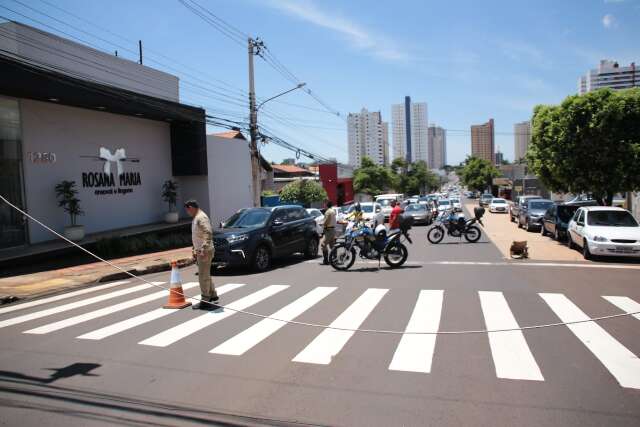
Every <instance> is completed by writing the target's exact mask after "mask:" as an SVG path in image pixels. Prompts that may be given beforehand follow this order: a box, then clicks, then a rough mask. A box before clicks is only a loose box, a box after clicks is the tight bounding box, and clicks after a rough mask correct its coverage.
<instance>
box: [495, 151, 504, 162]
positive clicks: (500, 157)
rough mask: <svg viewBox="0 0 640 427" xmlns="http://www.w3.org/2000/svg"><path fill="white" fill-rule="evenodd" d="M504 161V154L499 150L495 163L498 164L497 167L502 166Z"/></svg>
mask: <svg viewBox="0 0 640 427" xmlns="http://www.w3.org/2000/svg"><path fill="white" fill-rule="evenodd" d="M503 161H504V154H503V153H502V151H500V149H499V148H498V151H496V159H495V163H496V165H501V164H502V162H503Z"/></svg>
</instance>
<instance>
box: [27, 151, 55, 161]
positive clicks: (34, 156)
mask: <svg viewBox="0 0 640 427" xmlns="http://www.w3.org/2000/svg"><path fill="white" fill-rule="evenodd" d="M27 159H28V160H29V161H30V162H31V163H55V162H56V153H52V152H42V151H29V152H27Z"/></svg>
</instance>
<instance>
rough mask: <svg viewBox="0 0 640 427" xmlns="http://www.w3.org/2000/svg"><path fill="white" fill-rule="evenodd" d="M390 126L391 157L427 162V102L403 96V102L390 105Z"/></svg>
mask: <svg viewBox="0 0 640 427" xmlns="http://www.w3.org/2000/svg"><path fill="white" fill-rule="evenodd" d="M391 126H392V130H391V132H392V133H393V158H394V159H397V158H403V159H405V160H407V161H408V162H416V161H418V160H422V161H424V162H427V140H428V126H429V124H428V121H427V103H426V102H415V103H413V102H411V97H409V96H405V97H404V104H394V105H392V106H391Z"/></svg>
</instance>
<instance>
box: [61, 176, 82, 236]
mask: <svg viewBox="0 0 640 427" xmlns="http://www.w3.org/2000/svg"><path fill="white" fill-rule="evenodd" d="M55 190H56V197H57V198H58V206H60V207H61V208H63V209H64V211H65V212H67V213H68V214H69V217H70V218H71V225H70V226H67V227H65V228H64V236H65V237H66V238H67V239H69V240H71V241H74V242H77V241H80V240H82V239H84V225H78V224H77V219H78V216H80V215H84V211H83V210H82V209H81V208H80V200H79V199H78V198H77V197H76V196H77V195H78V190H76V182H75V181H62V182H61V183H59V184H58V185H56V187H55Z"/></svg>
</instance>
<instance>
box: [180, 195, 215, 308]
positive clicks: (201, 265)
mask: <svg viewBox="0 0 640 427" xmlns="http://www.w3.org/2000/svg"><path fill="white" fill-rule="evenodd" d="M184 207H185V209H186V211H187V213H188V214H189V216H191V217H192V218H193V221H192V223H191V240H192V241H193V256H194V258H195V259H196V263H197V264H198V281H199V282H200V294H201V300H202V301H201V302H200V303H199V304H195V305H194V306H193V308H194V309H195V310H207V309H211V308H214V305H213V304H211V303H216V302H218V294H217V293H216V288H215V287H214V286H213V282H212V280H211V260H212V259H213V251H214V248H213V241H212V235H213V233H212V230H211V222H210V221H209V217H208V216H207V214H206V213H204V212H203V211H202V209H200V206H199V205H198V202H196V201H195V200H189V201H188V202H186V203H185V204H184Z"/></svg>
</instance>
